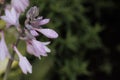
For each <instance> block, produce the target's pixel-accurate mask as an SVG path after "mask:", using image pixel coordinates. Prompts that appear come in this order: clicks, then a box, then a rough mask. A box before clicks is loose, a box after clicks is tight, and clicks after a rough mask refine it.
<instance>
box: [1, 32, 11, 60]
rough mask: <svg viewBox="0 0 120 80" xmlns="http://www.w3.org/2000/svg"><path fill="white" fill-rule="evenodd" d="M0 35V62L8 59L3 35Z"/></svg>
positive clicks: (8, 55)
mask: <svg viewBox="0 0 120 80" xmlns="http://www.w3.org/2000/svg"><path fill="white" fill-rule="evenodd" d="M0 35H1V40H0V60H4V59H5V58H7V57H8V58H10V54H9V51H8V48H7V45H6V43H5V39H4V33H3V32H2V31H1V32H0Z"/></svg>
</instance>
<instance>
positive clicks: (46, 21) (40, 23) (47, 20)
mask: <svg viewBox="0 0 120 80" xmlns="http://www.w3.org/2000/svg"><path fill="white" fill-rule="evenodd" d="M49 21H50V19H43V20H41V21H40V22H39V25H45V24H47V23H49Z"/></svg>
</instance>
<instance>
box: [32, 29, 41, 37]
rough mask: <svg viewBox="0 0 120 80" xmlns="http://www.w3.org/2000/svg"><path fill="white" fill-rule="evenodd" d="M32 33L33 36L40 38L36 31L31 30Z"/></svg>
mask: <svg viewBox="0 0 120 80" xmlns="http://www.w3.org/2000/svg"><path fill="white" fill-rule="evenodd" d="M30 33H31V34H32V35H33V36H38V35H39V34H38V33H37V32H36V31H35V30H30Z"/></svg>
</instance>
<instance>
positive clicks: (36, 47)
mask: <svg viewBox="0 0 120 80" xmlns="http://www.w3.org/2000/svg"><path fill="white" fill-rule="evenodd" d="M49 43H50V42H40V41H37V40H35V39H32V40H30V41H27V51H28V53H30V54H32V55H34V56H36V57H38V58H40V56H47V52H50V49H49V48H48V47H47V45H48V44H49Z"/></svg>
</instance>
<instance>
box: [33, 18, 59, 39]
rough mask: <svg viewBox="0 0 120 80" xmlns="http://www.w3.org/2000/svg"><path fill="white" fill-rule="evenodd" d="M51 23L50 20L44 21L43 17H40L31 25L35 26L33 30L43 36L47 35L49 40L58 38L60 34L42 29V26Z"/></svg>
mask: <svg viewBox="0 0 120 80" xmlns="http://www.w3.org/2000/svg"><path fill="white" fill-rule="evenodd" d="M49 21H50V20H49V19H42V17H39V18H37V19H36V20H33V21H31V25H32V26H33V28H32V29H33V30H36V31H38V32H40V33H42V34H43V35H45V36H46V37H48V38H57V37H58V34H57V32H55V31H54V30H52V29H43V28H41V27H40V26H41V25H45V24H47V23H48V22H49ZM34 32H35V31H34ZM36 33H37V32H36ZM32 34H33V33H32ZM33 36H34V34H33Z"/></svg>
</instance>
